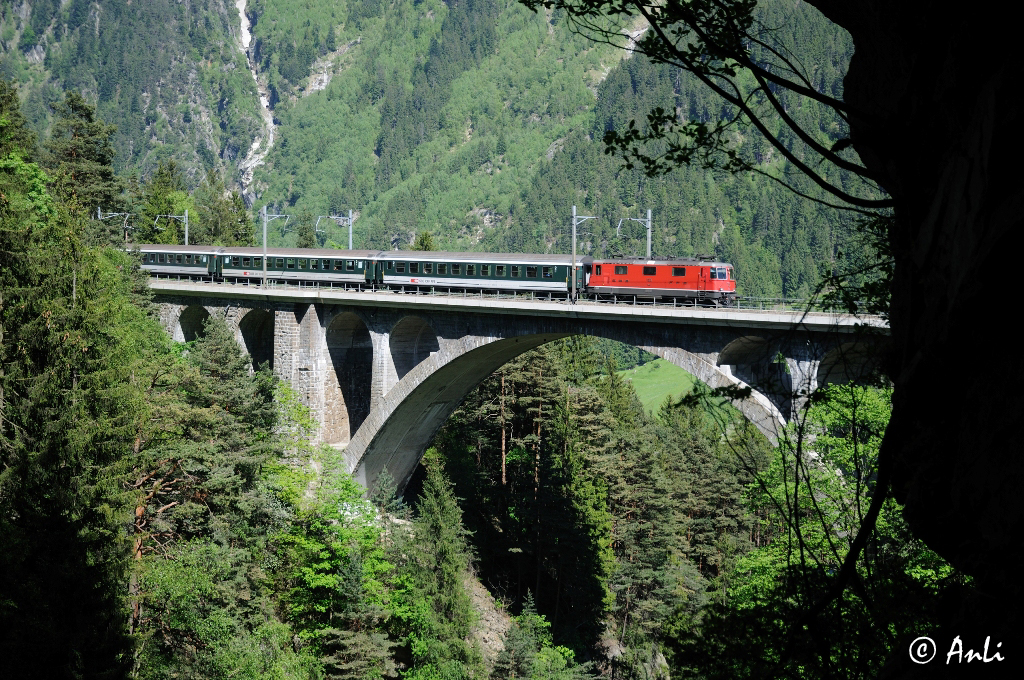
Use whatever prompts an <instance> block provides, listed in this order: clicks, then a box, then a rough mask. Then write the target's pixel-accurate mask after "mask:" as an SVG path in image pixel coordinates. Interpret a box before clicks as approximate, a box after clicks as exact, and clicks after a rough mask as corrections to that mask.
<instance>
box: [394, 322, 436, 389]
mask: <svg viewBox="0 0 1024 680" xmlns="http://www.w3.org/2000/svg"><path fill="white" fill-rule="evenodd" d="M389 337H390V341H389V343H388V344H389V345H390V348H391V365H392V367H393V368H394V372H395V373H394V377H395V381H394V382H397V381H399V380H401V379H402V378H404V377H405V376H406V375H408V374H409V371H411V370H412V369H413V368H415V367H416V366H417V365H418V364H419V363H420V362H422V361H423V360H424V359H428V358H430V356H431V355H432V354H435V353H436V352H437V351H438V350H439V349H440V347H439V345H438V342H437V334H436V333H434V330H433V329H432V328H431V327H430V324H428V323H427V322H426V321H424V320H423V319H421V318H420V317H418V316H407V317H405V318H403V319H402V320H401V321H399V322H398V323H397V324H395V327H394V328H392V329H391V333H390V334H389ZM389 384H392V383H390V382H389Z"/></svg>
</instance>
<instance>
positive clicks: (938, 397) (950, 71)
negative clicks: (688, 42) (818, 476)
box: [811, 0, 1024, 629]
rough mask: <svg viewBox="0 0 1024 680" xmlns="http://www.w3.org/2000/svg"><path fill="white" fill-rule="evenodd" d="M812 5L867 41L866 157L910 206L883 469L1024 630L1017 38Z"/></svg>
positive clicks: (895, 13)
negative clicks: (1015, 314) (987, 360)
mask: <svg viewBox="0 0 1024 680" xmlns="http://www.w3.org/2000/svg"><path fill="white" fill-rule="evenodd" d="M811 4H812V5H814V6H816V7H818V8H819V9H821V11H822V12H823V13H824V14H825V15H826V16H828V17H829V18H830V19H832V20H833V21H834V22H836V23H838V24H839V25H841V26H843V27H845V28H846V29H847V30H849V31H850V33H851V35H852V36H853V40H854V43H855V46H856V51H855V54H854V57H853V61H852V62H851V64H850V69H849V73H848V75H847V77H846V80H845V96H846V100H847V102H848V103H849V105H850V107H851V108H850V114H851V115H850V118H851V120H850V130H851V138H852V141H853V146H854V148H855V149H856V150H857V152H858V153H859V154H860V157H861V158H862V159H863V160H864V162H865V163H866V164H867V165H868V166H869V167H870V168H872V169H873V170H875V171H876V172H878V173H879V174H880V175H882V176H883V177H884V178H885V180H884V182H883V183H884V185H885V187H886V189H887V190H888V191H889V192H890V193H891V194H892V196H893V197H894V198H895V199H896V205H897V207H896V210H895V220H894V222H893V226H892V227H891V231H890V239H889V241H890V244H891V246H892V250H893V254H894V256H895V261H896V270H895V275H896V279H895V284H894V289H893V296H892V310H891V324H892V331H893V342H894V348H893V352H892V355H891V356H890V357H889V372H890V375H891V376H892V378H893V380H894V381H895V384H896V390H895V397H894V410H893V416H892V421H891V422H890V425H889V430H888V432H887V434H886V439H885V444H884V446H883V460H884V463H883V464H884V465H885V466H887V467H888V471H887V474H889V475H891V479H892V484H893V489H894V492H895V494H896V497H897V498H898V499H899V500H900V501H902V502H904V503H905V504H906V516H907V519H908V520H909V522H910V524H911V526H912V528H913V530H914V532H915V533H916V534H917V535H918V536H920V537H921V538H922V539H924V540H925V541H926V542H927V543H928V545H929V546H931V547H932V548H933V549H935V550H936V551H937V552H938V553H940V554H941V555H942V556H944V557H945V558H947V559H948V560H950V562H952V563H953V564H954V565H956V566H957V567H959V568H961V569H963V570H964V571H966V572H967V573H969V574H971V575H973V576H974V577H975V578H976V579H977V581H978V584H979V586H980V590H981V591H982V592H984V593H987V594H988V595H989V596H991V597H992V598H993V600H992V602H991V603H975V605H974V606H976V607H979V608H980V609H979V610H978V611H981V610H985V611H989V612H990V613H992V615H993V616H997V617H999V618H1001V619H1002V623H1003V625H1005V626H1007V627H1009V628H1012V629H1019V627H1020V615H1019V614H1018V613H1017V612H1018V611H1019V608H1018V606H1017V605H1019V603H1020V599H1021V585H1020V578H1019V576H1018V574H1017V564H1016V563H1015V561H1014V560H1011V559H1009V557H1008V556H1009V555H1012V554H1014V553H1015V552H1016V551H1015V550H1014V548H1016V547H1019V545H1020V544H1021V542H1022V539H1024V536H1022V527H1024V521H1022V519H1024V517H1022V515H1024V504H1022V501H1021V499H1022V494H1021V490H1020V484H1019V482H1018V480H1021V479H1022V478H1024V461H1022V458H1021V457H1020V455H1019V448H1020V447H1019V445H1016V444H1015V442H1016V441H1017V440H1018V439H1019V437H1020V435H1019V433H1017V432H1016V431H1015V430H1017V428H1018V422H1017V419H1018V414H1019V413H1020V412H1021V411H1022V409H1024V397H1022V394H1024V392H1022V387H1021V384H1022V381H1024V362H1022V361H1021V360H1020V358H1019V357H1018V356H1016V355H1015V354H1014V353H1013V352H1014V349H1015V344H1016V343H1014V342H1013V335H1012V334H1013V331H1011V330H1010V328H1011V326H1012V324H1011V323H1009V320H1008V318H1009V317H1012V313H1011V312H1010V309H1009V307H1008V296H1009V295H1011V294H1012V293H1013V292H1014V290H1015V289H1014V287H1013V285H1012V284H1013V281H1012V278H1013V276H1014V274H1013V272H1015V270H1016V267H1015V265H1014V264H1013V262H1012V260H1011V261H1008V259H1007V256H1008V255H1010V254H1011V253H1014V252H1016V249H1015V248H1014V245H1015V242H1016V240H1017V239H1016V238H1015V237H1017V236H1018V235H1019V234H1020V233H1021V230H1022V227H1024V225H1022V224H1021V222H1022V215H1024V210H1022V208H1024V205H1022V203H1024V200H1022V196H1021V191H1020V188H1019V183H1018V182H1017V178H1018V176H1019V172H1014V164H1015V163H1017V162H1019V159H1020V158H1021V151H1022V149H1021V137H1020V135H1019V130H1020V123H1021V120H1020V118H1021V114H1020V107H1019V105H1018V103H1017V101H1016V100H1017V96H1016V93H1015V87H1016V86H1017V83H1018V81H1019V75H1020V67H1019V66H1015V64H1016V63H1017V60H1016V58H1015V57H1014V55H1012V54H1010V52H1011V50H1012V49H1014V48H1013V47H1012V46H1013V45H1015V40H1014V39H1013V38H1014V36H1013V35H1011V33H1010V31H1011V30H1012V29H1010V28H1009V26H1008V24H1007V23H1006V22H1001V21H999V19H998V11H997V9H996V8H995V7H992V8H991V10H992V11H985V10H984V9H982V8H975V9H972V10H971V11H969V12H954V13H935V12H932V11H930V10H929V9H928V8H927V7H926V6H925V5H924V4H923V3H905V4H902V5H899V6H893V5H892V4H891V3H887V2H880V1H876V0H865V1H862V2H858V3H843V2H838V1H834V0H814V1H813V2H812V3H811ZM1004 346H1006V347H1008V348H1009V349H1010V354H1009V355H1007V356H1005V358H1004V359H1003V360H1002V361H998V362H995V363H993V364H987V366H988V368H987V370H986V369H982V370H979V369H978V368H975V367H969V366H968V365H966V362H960V361H958V358H960V357H968V356H970V357H972V358H973V359H974V360H975V362H977V360H978V359H979V358H980V357H978V356H977V354H978V353H979V352H984V353H986V354H989V355H994V357H1000V358H1003V356H1004V355H1003V354H1002V352H1001V351H1000V350H1002V348H1003V347H1004ZM991 605H997V606H995V607H994V608H992V606H991Z"/></svg>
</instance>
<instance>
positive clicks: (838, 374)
mask: <svg viewBox="0 0 1024 680" xmlns="http://www.w3.org/2000/svg"><path fill="white" fill-rule="evenodd" d="M879 356H881V352H880V351H879V348H878V347H877V346H876V343H873V342H871V341H865V340H858V341H854V342H845V343H843V344H841V345H839V346H838V347H834V348H832V349H831V350H829V351H828V352H826V354H825V356H824V357H823V358H822V360H821V363H820V364H819V365H818V372H817V376H816V379H817V384H818V385H819V386H823V385H846V384H848V383H851V382H853V383H856V384H858V385H866V384H870V383H872V382H874V379H875V376H876V374H877V372H878V358H879Z"/></svg>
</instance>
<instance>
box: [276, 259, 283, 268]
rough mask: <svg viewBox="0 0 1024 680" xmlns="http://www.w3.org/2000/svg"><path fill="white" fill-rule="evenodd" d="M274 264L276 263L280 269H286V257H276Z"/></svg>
mask: <svg viewBox="0 0 1024 680" xmlns="http://www.w3.org/2000/svg"><path fill="white" fill-rule="evenodd" d="M274 264H275V266H276V267H277V268H278V269H284V258H283V257H278V258H275V262H274Z"/></svg>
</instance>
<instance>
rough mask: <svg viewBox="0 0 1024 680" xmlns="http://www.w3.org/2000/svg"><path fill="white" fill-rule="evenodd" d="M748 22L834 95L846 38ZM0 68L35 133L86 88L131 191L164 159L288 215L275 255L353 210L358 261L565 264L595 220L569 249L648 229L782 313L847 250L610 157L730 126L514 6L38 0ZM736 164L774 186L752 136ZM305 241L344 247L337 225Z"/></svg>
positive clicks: (464, 1) (825, 27)
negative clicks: (488, 255) (617, 131)
mask: <svg viewBox="0 0 1024 680" xmlns="http://www.w3.org/2000/svg"><path fill="white" fill-rule="evenodd" d="M240 12H243V13H242V14H241V16H240ZM763 12H764V18H765V23H766V24H769V25H773V26H778V27H779V28H778V30H777V36H778V38H779V39H780V40H781V41H782V42H784V43H788V44H800V45H801V50H802V53H804V54H808V53H809V54H813V55H814V60H813V63H812V64H811V65H810V66H809V68H810V72H811V75H812V77H813V78H814V79H815V82H816V83H817V84H818V86H819V87H822V88H824V89H826V90H828V91H830V92H834V93H838V92H840V90H841V75H842V74H843V73H844V72H845V69H846V64H847V63H848V61H849V57H850V55H851V54H852V44H851V43H850V40H849V37H848V36H847V35H846V34H845V33H844V32H842V31H841V30H839V29H837V28H836V27H835V26H833V25H832V24H830V23H829V22H828V21H827V20H825V19H824V18H823V17H822V16H821V15H820V14H818V13H817V12H816V11H815V10H813V9H811V8H808V7H807V6H806V5H802V4H801V5H797V6H792V5H789V4H786V3H782V2H770V3H766V5H765V8H764V9H763ZM642 29H643V26H642V25H636V26H633V27H631V28H630V29H629V32H630V33H631V34H633V35H638V34H639V32H640V31H642ZM0 47H2V49H3V54H2V55H0V75H2V76H3V77H5V78H8V79H14V80H16V81H17V82H18V83H19V90H20V93H21V95H22V99H23V101H24V102H25V103H24V107H23V108H24V111H25V114H26V116H27V117H28V118H29V119H30V120H31V121H32V122H33V125H34V126H35V128H36V129H37V131H39V132H40V134H45V131H46V129H47V126H48V125H49V116H50V114H49V111H48V109H47V104H48V103H49V102H52V101H54V100H56V99H58V98H59V97H60V90H61V89H79V90H81V91H83V93H84V94H85V95H86V98H87V99H88V100H90V101H94V102H96V103H97V106H98V111H99V114H100V116H101V117H103V118H104V119H106V120H108V121H110V122H113V123H115V124H117V126H118V130H119V131H118V138H117V147H118V166H119V168H120V169H121V171H122V172H123V173H131V172H137V173H139V174H140V175H141V176H142V177H143V178H144V179H145V178H147V177H149V176H151V175H152V173H153V171H154V170H155V168H156V166H157V165H158V164H159V163H160V162H162V161H166V160H169V159H174V160H175V161H176V162H177V163H178V165H179V166H180V167H183V168H184V169H185V174H186V181H187V182H188V183H189V184H190V186H192V187H195V186H197V185H198V184H199V183H200V181H201V179H202V178H203V177H205V175H206V171H207V170H208V169H210V168H214V169H217V170H218V171H219V172H220V173H222V175H223V176H224V177H225V179H226V180H227V181H228V186H229V187H231V186H234V187H235V188H238V189H240V190H241V191H242V192H243V193H244V195H245V198H246V201H247V203H248V204H249V205H250V206H252V208H253V212H255V208H256V207H257V206H262V205H264V204H268V205H270V206H271V211H272V212H276V213H285V214H289V215H291V216H292V219H291V220H289V221H288V222H287V223H286V222H285V221H284V220H279V221H276V222H274V228H273V229H272V230H271V232H272V233H271V235H270V240H271V242H272V243H279V244H289V245H293V244H295V242H296V239H297V230H296V229H294V227H295V225H296V222H297V221H303V222H309V221H315V219H316V217H317V216H318V215H329V214H346V213H347V211H348V210H353V211H354V212H355V214H356V215H357V216H358V219H357V220H356V226H355V245H356V246H357V247H360V246H367V247H403V245H404V244H408V243H411V241H412V238H413V236H414V235H415V234H416V233H417V232H420V231H431V232H433V233H434V236H435V239H434V241H435V243H436V244H437V246H438V247H440V248H449V249H477V250H482V249H489V250H517V249H518V250H525V249H529V250H541V251H545V250H561V251H565V250H568V248H569V229H568V221H569V220H568V216H569V214H570V210H571V206H572V205H573V204H576V205H577V206H578V207H579V209H580V212H581V213H582V214H587V215H596V216H598V217H599V218H600V219H598V220H594V221H591V222H588V223H587V229H586V231H585V233H583V234H581V244H582V245H581V250H582V251H583V252H585V253H591V254H595V255H610V254H634V255H639V254H642V253H643V252H644V248H645V246H644V242H645V235H644V234H643V232H642V229H641V228H640V227H639V225H638V224H637V223H635V222H629V221H625V222H622V223H621V224H620V223H619V220H620V219H622V218H625V217H638V216H640V215H642V214H643V212H644V211H645V210H646V209H647V208H651V209H652V210H653V211H654V227H655V228H654V239H653V241H654V243H653V245H654V253H655V254H657V255H661V256H686V255H694V254H698V253H709V254H715V255H717V256H719V257H724V258H727V259H730V260H731V261H733V262H734V263H735V264H736V265H737V267H738V268H739V270H740V272H741V273H742V276H741V287H742V289H743V291H742V292H744V293H745V294H755V295H765V296H780V295H785V296H793V297H796V296H805V295H807V294H809V293H810V292H811V291H812V290H813V289H814V287H815V286H816V285H817V283H818V281H819V280H820V269H821V268H822V267H826V268H828V267H831V266H833V263H834V262H835V260H836V258H837V255H838V253H839V252H841V251H843V252H849V251H850V250H851V247H850V246H851V240H852V239H853V238H855V236H856V234H855V231H854V229H853V224H852V221H851V220H849V219H846V218H843V217H842V216H837V215H836V214H835V211H832V210H823V209H820V208H819V207H818V206H817V205H816V204H814V203H813V202H811V201H807V200H804V199H798V198H796V197H794V196H793V195H792V194H791V193H789V192H787V191H786V190H784V189H782V188H781V187H779V186H777V185H775V184H773V183H772V181H771V180H769V179H767V178H765V177H762V176H754V175H751V176H719V175H715V174H713V173H709V172H706V171H703V170H700V169H697V168H680V169H678V170H676V171H675V172H673V173H671V174H670V175H667V176H665V177H660V178H655V179H650V178H646V177H644V176H643V175H642V173H641V172H639V171H637V170H624V169H623V168H622V167H621V163H620V162H619V161H618V160H617V159H615V158H612V157H609V156H606V155H605V154H604V153H603V151H604V144H603V143H602V141H601V139H602V137H603V135H604V132H605V131H606V130H608V129H613V128H621V127H622V126H625V125H627V124H628V123H629V121H631V120H637V121H638V122H639V123H640V124H641V125H643V124H644V122H643V121H644V119H645V115H646V112H647V111H649V110H650V108H651V107H653V106H659V105H661V106H666V105H672V104H674V105H675V108H676V110H677V112H678V114H679V115H680V116H681V117H683V118H686V119H700V120H708V119H711V118H716V117H719V116H722V115H727V114H728V112H727V111H725V110H723V109H722V106H721V105H720V103H719V102H718V101H716V100H715V98H714V97H713V96H711V95H710V94H709V93H708V92H707V91H706V89H705V88H703V86H701V85H700V84H699V83H697V82H695V81H694V80H693V79H692V78H691V77H690V76H688V75H687V74H685V73H680V72H678V71H676V70H674V69H669V68H667V67H663V66H657V65H652V64H651V63H650V62H648V61H647V60H646V59H645V58H643V57H641V56H634V57H631V58H625V57H628V55H626V54H624V53H623V52H622V51H619V50H615V49H612V48H610V47H607V46H598V45H594V44H593V43H591V42H588V41H587V40H585V39H584V38H582V37H580V36H578V35H576V34H574V33H573V32H572V31H571V30H570V29H569V27H568V26H567V24H566V22H565V20H564V17H560V16H558V15H557V13H548V14H545V13H532V12H530V11H529V10H526V9H525V8H523V7H522V6H521V5H519V4H518V3H517V2H515V1H514V0H449V2H442V0H393V1H392V2H385V1H383V0H347V1H346V2H332V1H330V0H246V1H245V2H243V1H242V0H233V1H232V0H191V1H190V2H188V3H177V2H172V1H171V0H154V1H153V2H147V3H137V2H136V3H122V2H115V1H114V0H97V1H94V2H89V1H87V0H71V1H70V2H65V3H63V4H62V3H61V1H60V0H36V2H34V3H31V4H30V3H29V2H20V3H19V4H16V5H5V6H4V7H3V8H0ZM793 112H794V113H793V115H795V116H798V117H800V118H802V119H806V120H808V121H810V122H811V123H812V126H813V127H816V128H817V129H818V130H819V132H820V137H821V139H822V141H823V142H826V143H833V142H835V141H836V140H838V139H840V138H841V137H843V136H844V134H845V127H844V126H843V124H842V121H839V120H835V119H834V117H830V115H829V114H828V113H827V112H821V111H817V110H811V109H807V108H801V107H800V106H799V102H794V103H793ZM737 143H738V144H739V145H740V148H741V149H742V153H744V154H746V155H747V156H749V157H751V158H755V159H757V161H758V162H759V163H761V165H762V167H764V168H766V169H772V170H774V171H775V172H777V173H784V172H786V167H785V165H784V164H783V163H782V162H781V161H780V159H779V158H778V155H777V154H773V153H772V149H771V148H770V147H769V146H768V145H767V144H765V143H764V141H763V140H762V139H761V138H760V137H759V136H758V135H757V134H753V133H750V131H744V132H743V134H741V135H738V136H737ZM800 144H801V142H799V141H798V140H794V141H793V145H794V148H797V147H799V146H800ZM795 181H797V182H798V183H799V181H800V180H799V178H796V180H795ZM804 188H805V189H806V190H807V191H808V192H810V193H811V194H812V195H813V194H814V192H815V191H816V190H815V188H814V187H804ZM323 222H324V221H321V226H322V224H323ZM255 231H256V230H255V225H254V233H255ZM321 238H324V239H326V240H328V241H330V242H333V243H336V244H344V243H347V237H346V235H345V234H344V233H343V232H342V231H341V229H339V228H338V227H337V226H335V225H334V224H333V223H332V224H330V226H329V228H328V230H327V232H326V233H325V234H322V235H321Z"/></svg>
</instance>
